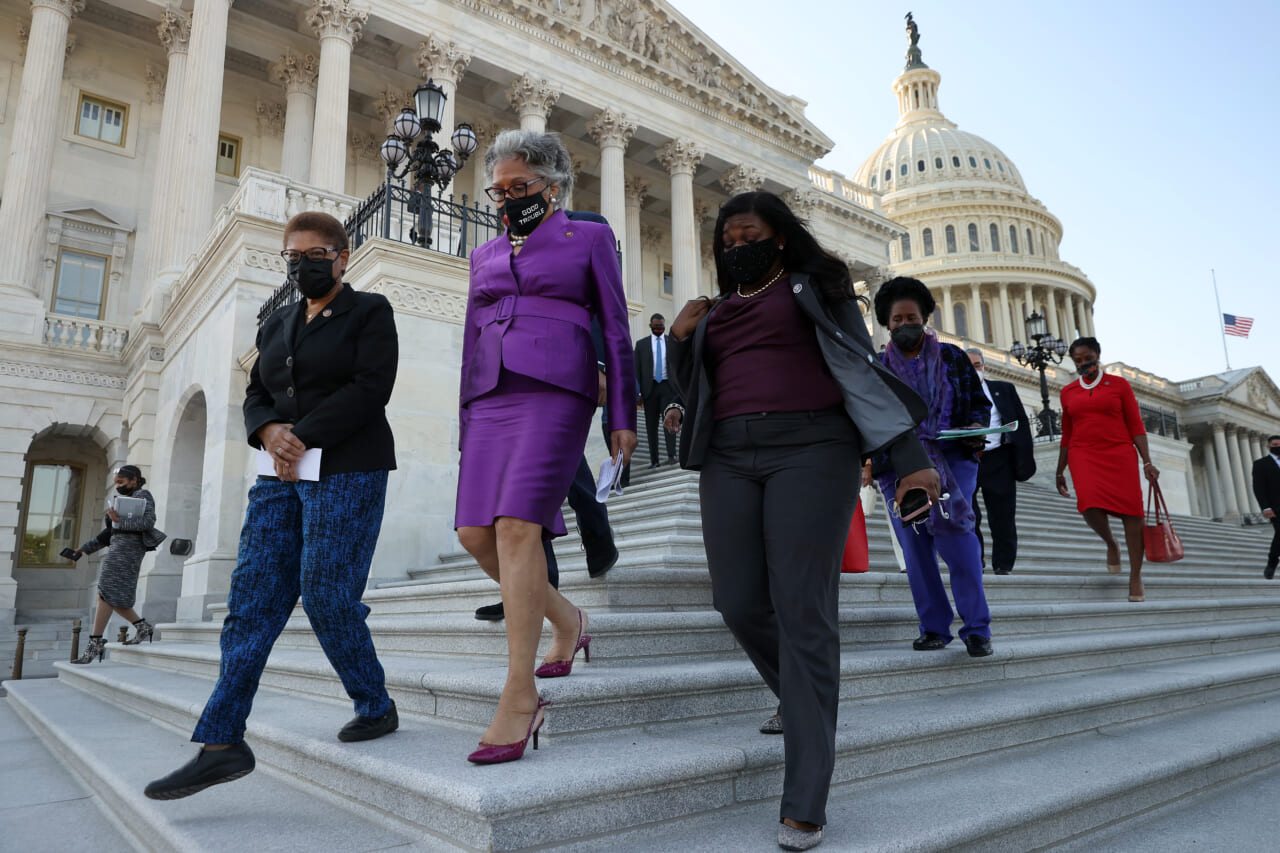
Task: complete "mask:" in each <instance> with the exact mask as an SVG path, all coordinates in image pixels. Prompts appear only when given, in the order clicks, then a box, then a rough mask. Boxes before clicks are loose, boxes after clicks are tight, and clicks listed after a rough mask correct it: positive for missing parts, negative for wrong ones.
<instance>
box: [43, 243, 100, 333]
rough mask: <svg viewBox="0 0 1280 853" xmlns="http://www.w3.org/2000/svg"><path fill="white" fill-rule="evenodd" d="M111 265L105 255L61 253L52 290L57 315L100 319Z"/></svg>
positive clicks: (64, 250)
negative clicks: (109, 265) (108, 266)
mask: <svg viewBox="0 0 1280 853" xmlns="http://www.w3.org/2000/svg"><path fill="white" fill-rule="evenodd" d="M108 262H109V259H108V258H107V256H106V255H94V254H91V253H89V252H74V251H72V250H71V249H62V250H60V251H59V252H58V273H57V278H56V279H55V283H54V290H53V310H54V313H56V314H68V315H70V316H72V317H87V318H89V319H91V320H98V319H101V318H102V304H103V302H104V301H105V299H104V296H105V295H106V294H105V293H104V291H105V289H106V283H107V264H108Z"/></svg>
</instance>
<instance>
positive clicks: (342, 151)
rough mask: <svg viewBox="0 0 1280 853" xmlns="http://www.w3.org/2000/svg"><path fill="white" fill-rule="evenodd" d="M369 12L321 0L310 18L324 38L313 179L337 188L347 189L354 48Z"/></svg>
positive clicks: (343, 2)
mask: <svg viewBox="0 0 1280 853" xmlns="http://www.w3.org/2000/svg"><path fill="white" fill-rule="evenodd" d="M368 18H369V13H368V12H366V11H364V10H363V9H355V8H352V6H351V3H350V2H349V0H315V2H314V3H312V4H311V8H310V9H308V10H307V23H308V24H310V25H311V28H312V29H313V30H315V33H316V36H317V37H318V38H319V39H320V71H319V74H318V75H317V78H316V118H315V130H314V132H313V139H312V141H311V183H313V184H315V185H316V186H318V187H320V188H321V189H324V190H328V191H330V192H335V193H345V192H346V190H347V113H348V112H349V111H350V106H349V101H350V99H351V48H352V47H353V46H354V45H355V43H356V42H357V41H359V39H360V33H361V31H362V30H363V29H364V22H365V21H366V20H368Z"/></svg>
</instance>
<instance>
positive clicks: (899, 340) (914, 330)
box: [889, 323, 924, 352]
mask: <svg viewBox="0 0 1280 853" xmlns="http://www.w3.org/2000/svg"><path fill="white" fill-rule="evenodd" d="M889 337H890V338H892V339H893V343H894V345H895V346H897V348H898V349H900V350H902V351H903V352H911V351H912V350H914V349H915V348H916V347H918V346H920V342H921V341H923V340H924V324H923V323H904V324H902V325H901V326H899V327H898V328H896V329H894V330H893V331H892V332H890V333H889Z"/></svg>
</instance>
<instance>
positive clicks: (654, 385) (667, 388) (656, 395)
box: [636, 314, 676, 468]
mask: <svg viewBox="0 0 1280 853" xmlns="http://www.w3.org/2000/svg"><path fill="white" fill-rule="evenodd" d="M666 331H667V321H666V320H665V319H663V317H662V315H661V314H654V315H653V316H652V317H650V318H649V332H650V334H649V336H648V337H646V338H641V339H640V340H638V341H636V379H637V380H638V381H639V383H640V399H641V400H643V401H644V425H645V430H646V431H647V432H648V433H649V467H650V468H657V467H658V465H660V464H661V462H660V457H659V456H658V432H659V430H658V427H659V425H661V423H662V412H663V410H664V409H666V408H667V405H668V404H669V403H670V402H671V401H672V400H674V399H675V398H676V391H675V385H674V384H672V382H671V380H670V372H669V370H668V367H667V348H668V346H669V344H670V343H671V339H670V337H669V336H668V335H667V334H666ZM662 432H663V433H664V434H665V435H666V440H667V462H669V463H674V462H675V461H676V437H675V436H674V435H672V434H671V433H669V432H667V431H666V430H662Z"/></svg>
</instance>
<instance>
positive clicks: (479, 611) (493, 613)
mask: <svg viewBox="0 0 1280 853" xmlns="http://www.w3.org/2000/svg"><path fill="white" fill-rule="evenodd" d="M505 615H506V612H505V611H504V610H503V609H502V602H501V601H499V602H498V603H497V604H486V605H485V606H484V607H477V608H476V618H477V619H479V620H481V621H482V622H500V621H501V620H502V618H503V617H504V616H505Z"/></svg>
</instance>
